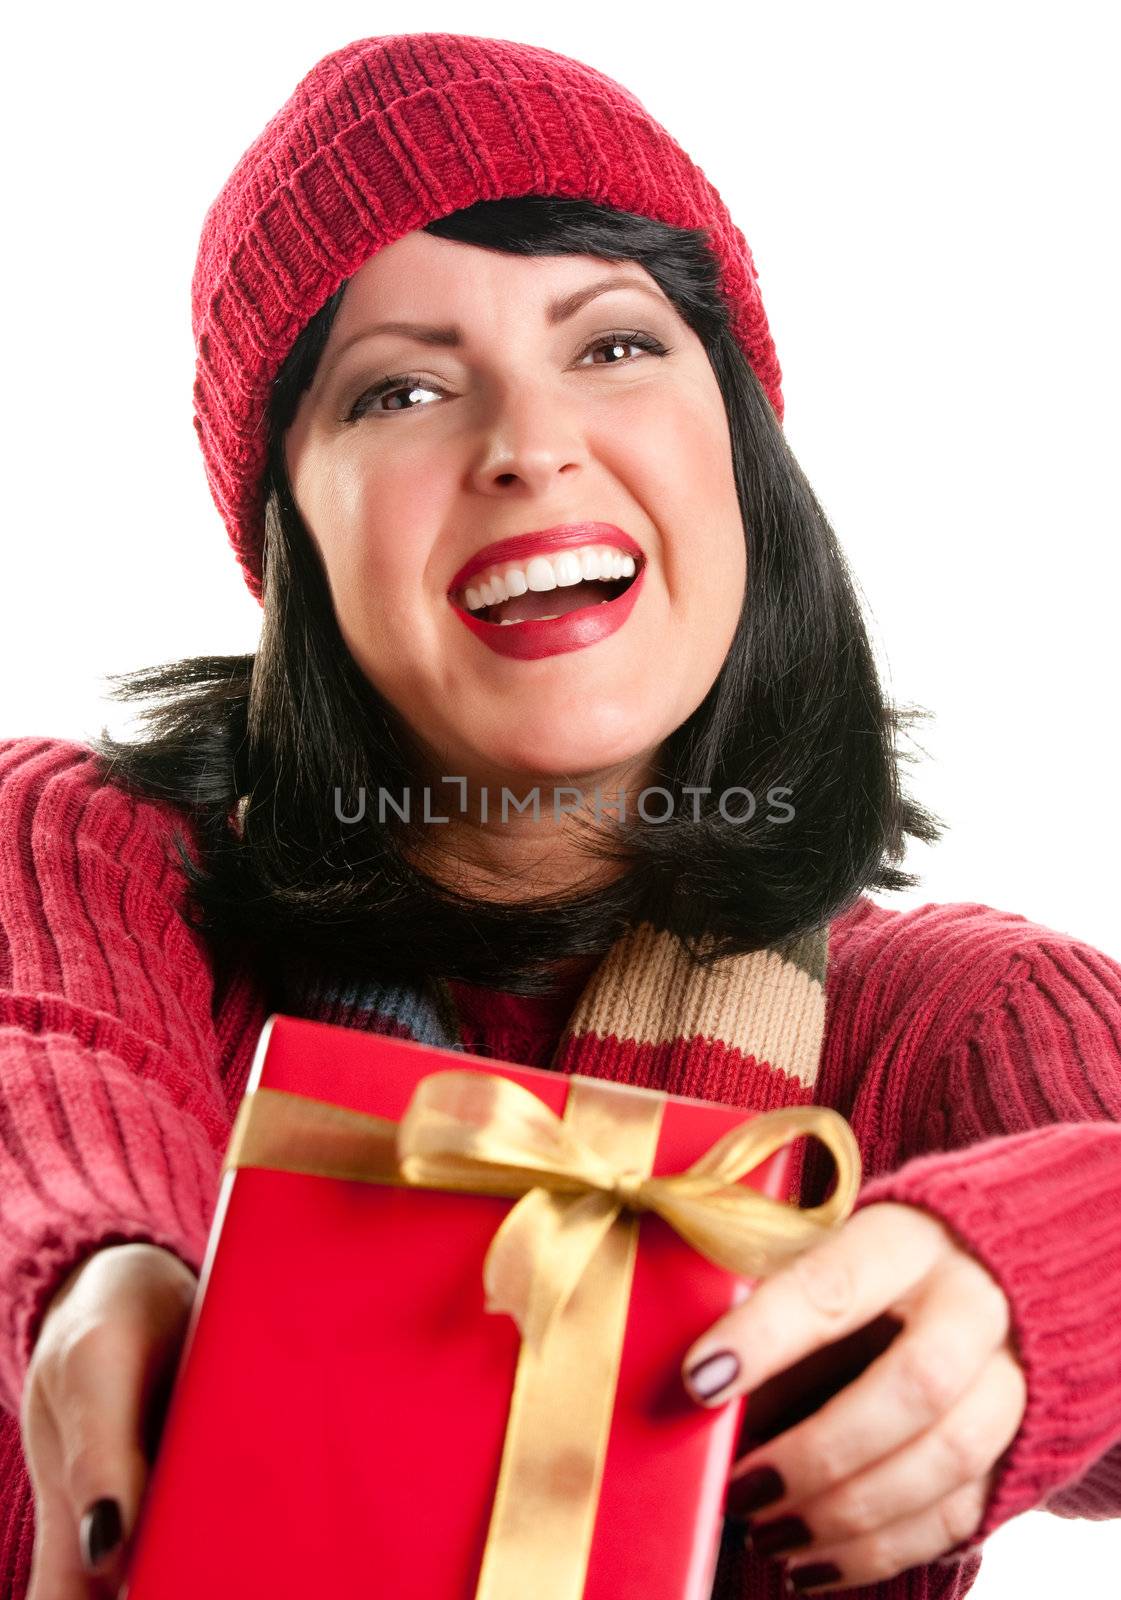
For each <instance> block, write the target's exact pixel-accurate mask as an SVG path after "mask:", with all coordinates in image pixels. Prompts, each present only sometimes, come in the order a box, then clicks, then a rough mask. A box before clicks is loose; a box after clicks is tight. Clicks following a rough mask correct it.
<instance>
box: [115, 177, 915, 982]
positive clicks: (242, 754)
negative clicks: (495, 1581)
mask: <svg viewBox="0 0 1121 1600" xmlns="http://www.w3.org/2000/svg"><path fill="white" fill-rule="evenodd" d="M426 231H427V232H429V233H433V234H437V235H439V236H440V237H441V238H446V239H454V240H458V241H461V242H463V243H467V244H474V245H479V246H483V247H485V248H487V249H492V250H504V251H509V252H513V253H516V254H521V255H560V254H580V255H590V256H595V257H599V258H602V259H605V260H614V261H623V260H627V261H637V262H638V263H639V264H640V265H641V266H643V267H644V268H645V269H646V271H647V272H648V273H649V274H650V276H651V277H652V278H653V279H654V281H655V282H656V283H657V284H658V285H659V286H660V288H661V289H662V290H663V291H664V293H665V294H666V295H667V297H668V298H669V299H670V300H671V301H672V303H673V304H674V305H675V306H676V308H677V310H678V311H679V313H680V315H681V316H682V318H683V319H684V321H685V322H686V323H687V324H688V325H689V326H690V327H691V328H692V329H693V331H694V332H695V333H696V334H697V336H698V338H699V339H700V340H701V342H702V344H703V345H704V347H705V350H706V351H707V353H708V358H709V361H710V362H711V365H712V369H713V372H714V373H715V375H716V379H717V381H718V383H719V386H720V390H721V393H722V395H723V398H724V404H725V407H726V410H727V415H728V421H729V428H730V434H731V443H732V456H733V464H734V471H735V481H736V487H737V492H738V496H739V502H740V508H741V512H742V515H743V523H744V538H745V540H746V544H747V571H748V582H747V592H746V597H745V603H744V607H743V611H742V614H741V616H740V619H739V623H738V626H737V629H736V633H735V637H734V639H733V642H732V645H731V648H730V650H729V652H728V656H727V659H726V661H725V663H724V665H723V668H722V669H721V671H720V674H719V676H718V677H717V679H716V681H715V683H714V684H713V686H712V689H711V690H710V692H709V694H708V695H707V696H706V698H705V699H704V701H703V702H702V703H701V705H700V706H698V708H697V710H696V711H695V712H694V713H693V714H692V716H690V717H689V718H688V720H687V721H686V722H685V723H684V724H683V725H682V726H681V727H680V728H678V729H677V730H676V731H675V732H674V733H673V734H671V735H670V737H669V738H668V739H667V740H666V742H665V744H664V746H663V748H662V750H661V753H660V758H659V761H658V772H657V776H656V777H655V779H654V783H655V784H657V786H658V787H659V789H660V790H664V791H666V794H665V795H658V796H657V797H656V798H654V799H652V800H651V801H650V803H649V806H648V808H647V809H648V817H649V820H647V818H644V817H643V816H640V815H638V814H637V812H636V811H635V810H634V808H633V807H632V806H631V805H629V804H628V806H627V809H626V814H625V816H624V817H623V819H622V820H621V821H617V822H615V821H613V820H612V819H611V818H608V819H607V821H606V824H605V826H604V828H603V830H602V831H599V832H598V833H593V832H592V831H590V830H589V831H587V832H586V833H580V835H579V836H580V837H581V838H582V839H583V840H584V841H585V848H586V850H587V853H588V861H589V871H591V870H593V869H594V868H595V867H596V864H597V863H598V862H601V861H604V860H614V861H616V862H618V863H619V867H620V870H619V871H618V873H617V875H616V876H615V877H614V878H613V880H612V881H611V882H609V883H607V884H604V885H600V886H597V887H595V888H594V889H584V890H582V891H581V892H580V893H571V892H569V893H566V894H564V895H555V896H541V895H540V894H538V893H536V892H535V885H534V884H533V883H532V882H529V881H527V882H526V883H525V885H524V889H525V892H524V896H519V895H518V892H517V891H518V886H517V885H509V886H508V888H507V887H506V886H504V893H507V892H509V893H511V894H512V897H511V898H510V899H502V900H486V899H480V898H472V897H469V896H465V895H461V894H459V893H457V892H456V891H454V890H452V889H450V888H447V887H445V886H444V885H442V884H441V883H439V882H437V881H436V880H435V879H434V878H433V877H431V876H430V875H429V874H428V873H426V872H425V871H424V870H423V869H422V865H421V864H420V863H422V862H423V859H424V853H425V846H426V844H427V840H426V838H425V837H424V835H425V833H426V832H427V834H428V835H432V834H433V833H438V832H439V830H438V829H436V830H433V829H432V828H430V827H429V828H428V829H427V830H426V829H425V826H424V824H423V823H422V822H420V821H418V820H416V818H415V816H414V818H413V820H412V821H411V822H410V823H408V824H405V823H403V822H400V821H398V820H397V818H396V814H395V812H394V811H393V810H392V808H390V809H389V811H388V812H387V813H383V820H379V815H378V809H379V808H378V805H377V804H376V802H374V801H373V800H371V799H370V798H369V797H373V796H376V795H377V794H378V791H379V790H384V791H387V792H388V793H389V794H390V795H396V796H400V795H402V794H410V795H414V796H415V795H419V794H420V792H421V791H422V789H423V785H424V782H425V779H424V777H423V775H422V774H421V773H420V772H419V771H417V770H415V763H414V761H413V759H412V757H411V755H410V741H409V738H408V730H407V729H406V728H404V727H403V726H402V725H401V723H400V721H399V719H398V717H397V714H396V712H395V711H394V709H393V708H392V707H391V706H389V705H388V704H387V703H386V702H385V701H384V700H383V699H382V698H381V697H380V696H379V695H378V693H377V692H376V691H375V690H374V689H373V687H372V686H371V685H370V684H369V682H368V681H367V680H366V679H365V677H364V676H363V675H362V673H361V672H360V671H359V669H358V667H357V666H356V665H355V663H354V661H353V659H352V657H351V656H350V654H349V652H348V650H347V648H346V646H345V644H344V642H343V639H342V637H341V634H340V631H339V628H338V625H337V622H336V619H335V615H334V609H333V606H332V602H331V598H330V593H329V589H328V585H327V580H326V576H325V573H324V570H323V567H322V564H321V561H320V559H319V556H318V552H317V551H316V549H315V547H314V544H313V542H312V540H311V538H310V537H309V535H308V532H307V530H306V528H305V526H304V525H303V522H302V520H301V518H300V516H299V514H298V512H297V509H296V506H295V504H294V501H293V498H292V495H291V491H290V489H289V485H288V482H287V479H286V475H285V470H284V462H283V450H282V440H283V435H284V432H285V430H286V429H287V427H288V426H289V424H290V422H291V420H292V418H293V416H294V414H295V411H296V408H297V405H298V403H299V399H300V396H301V394H302V393H303V391H304V390H305V389H306V388H307V386H308V384H309V383H310V382H311V379H312V377H313V375H314V372H315V369H316V365H317V362H318V360H319V357H320V355H321V353H322V350H323V347H324V344H325V342H326V339H327V335H328V333H329V330H330V327H331V322H332V319H333V318H334V315H335V313H336V311H337V309H338V305H339V302H340V300H341V297H342V294H343V289H340V290H339V291H338V292H337V293H336V294H335V295H334V296H333V297H332V299H331V300H329V301H328V302H327V304H326V305H325V306H324V307H323V308H322V310H321V311H319V312H318V313H317V315H316V316H315V317H313V318H312V320H311V321H310V322H309V323H308V324H307V326H306V327H305V328H304V329H303V331H302V332H301V334H300V335H299V337H298V339H297V340H296V343H295V345H294V347H293V349H292V351H291V352H290V354H289V356H288V359H287V361H286V362H285V364H284V367H283V369H282V371H281V372H280V374H279V376H278V377H277V379H276V382H275V385H274V390H273V396H272V401H271V405H270V414H269V427H270V436H269V438H270V451H269V467H268V485H267V487H268V499H267V509H266V517H265V524H266V526H265V546H264V571H263V578H264V589H263V602H264V608H263V620H262V629H261V636H260V643H259V647H258V649H257V651H256V652H255V653H254V654H251V655H237V656H217V657H215V656H203V657H195V658H190V659H187V660H183V661H177V662H173V663H168V664H165V665H162V666H157V667H154V668H147V669H141V670H138V671H134V672H130V673H123V674H116V675H115V682H116V683H117V687H116V688H115V689H114V690H113V691H112V693H113V697H114V698H116V699H120V700H133V699H135V700H148V699H151V700H154V702H155V704H154V705H152V706H149V707H148V708H147V709H145V710H143V711H142V712H141V713H140V716H141V720H142V722H143V725H144V736H143V737H142V738H140V739H138V740H136V741H134V742H124V741H118V740H115V739H112V738H111V737H110V736H109V734H108V731H107V730H106V729H104V728H103V729H102V733H101V737H100V739H99V740H97V741H96V742H95V748H96V750H97V752H98V754H99V756H100V757H101V758H102V760H103V762H104V763H105V764H106V773H105V776H106V781H109V782H113V783H115V784H117V785H119V786H121V787H123V788H126V789H129V790H131V791H132V792H134V793H138V794H143V795H152V796H156V797H158V798H160V799H161V800H171V801H172V802H174V803H175V804H176V805H178V806H180V807H182V808H183V809H184V810H185V811H187V812H189V813H190V814H191V816H192V818H193V819H194V822H195V824H196V827H197V830H198V837H199V840H200V841H201V857H200V858H199V859H198V860H197V861H196V859H195V855H196V854H197V852H193V851H192V848H191V847H190V846H189V841H187V840H186V839H184V838H183V837H182V835H179V834H177V836H176V846H177V849H178V851H179V855H180V858H181V859H182V861H183V866H184V870H185V871H186V873H187V875H188V878H189V881H190V884H191V888H192V891H193V899H194V908H193V915H194V918H195V921H196V925H197V926H198V927H199V929H200V930H201V931H202V932H204V933H205V934H206V935H207V937H208V938H209V939H210V940H211V941H212V942H213V943H214V945H215V946H216V947H217V948H219V949H222V950H226V949H228V950H229V951H230V952H231V953H232V952H234V951H237V952H247V951H248V952H251V953H252V957H253V959H254V960H255V961H257V962H258V963H261V964H262V966H263V967H266V968H268V969H269V970H277V969H278V967H279V965H280V964H282V963H283V961H284V960H285V958H286V953H289V952H292V953H295V954H296V956H297V957H298V959H299V961H300V962H301V964H303V965H307V964H309V963H314V964H316V965H317V966H318V967H319V968H320V969H321V970H322V971H323V972H324V973H326V974H329V975H330V976H332V977H334V978H339V979H346V978H365V979H367V980H368V979H370V978H371V977H372V976H373V975H376V976H377V977H378V978H379V979H381V980H383V981H385V982H392V983H398V982H410V983H412V982H417V981H420V980H422V979H424V978H425V977H426V976H429V975H435V974H440V975H442V976H445V977H454V978H461V979H465V980H467V981H470V982H474V983H481V984H497V985H500V986H502V987H504V988H508V989H512V990H516V991H518V992H521V993H536V992H540V991H541V990H542V989H545V988H547V987H548V986H549V981H550V978H549V971H548V968H549V967H550V965H551V964H552V963H554V962H557V961H560V960H563V959H564V958H570V957H576V956H590V955H599V954H602V953H603V952H605V951H606V950H607V949H608V948H609V947H610V945H611V944H612V943H613V942H614V940H615V939H616V938H618V937H619V935H620V934H622V933H623V932H625V931H626V930H627V929H628V928H630V927H633V926H634V925H635V924H636V923H638V922H640V921H643V920H646V921H650V922H652V923H654V924H655V925H656V926H658V927H661V928H667V929H671V930H673V931H675V932H676V933H678V934H679V935H680V936H681V938H682V940H683V941H684V943H685V945H686V947H687V948H688V949H689V950H690V951H691V952H692V954H693V955H694V956H695V957H696V959H698V960H702V961H705V962H707V961H711V960H714V959H718V958H719V957H722V956H727V955H731V954H734V953H740V952H747V951H751V950H757V949H760V948H763V947H764V946H767V945H771V944H774V943H777V942H779V941H782V940H785V939H788V938H791V939H792V938H795V937H797V936H799V935H800V934H803V933H806V932H809V931H811V930H812V929H815V928H817V927H820V926H821V925H822V924H823V923H824V922H826V921H828V920H829V919H830V918H831V917H833V916H834V915H835V914H836V913H837V912H838V911H840V910H842V909H843V908H845V907H846V906H848V905H849V904H851V902H852V901H853V900H854V899H855V898H856V897H857V896H858V895H859V894H860V893H861V892H862V891H864V890H868V889H879V890H898V889H906V888H911V887H913V886H915V885H916V884H917V882H918V881H919V880H918V878H917V877H916V876H915V875H913V874H909V873H905V872H903V871H902V870H901V869H900V868H899V866H898V865H897V863H899V862H900V861H901V860H902V859H903V857H904V855H905V852H906V840H907V837H908V836H911V837H914V838H917V839H921V840H923V841H924V842H926V843H933V842H935V841H936V840H937V839H938V838H939V837H940V835H941V832H942V826H943V825H942V824H941V822H940V821H939V820H938V819H937V818H935V817H934V816H933V815H932V814H931V813H930V812H928V811H926V810H925V809H923V808H922V807H921V806H919V805H917V804H916V803H915V802H914V801H913V800H911V799H910V798H909V797H908V796H907V795H906V793H905V792H904V789H903V786H902V783H901V775H900V769H901V763H902V762H903V761H904V760H905V759H909V757H905V756H904V755H903V753H902V752H901V751H900V750H899V748H898V737H899V735H900V733H901V732H902V731H903V729H904V728H905V726H906V725H907V724H908V723H910V722H911V721H912V720H914V719H916V718H919V717H923V716H925V715H926V713H925V712H924V711H922V710H921V709H917V708H909V709H907V710H906V711H901V710H897V709H896V708H895V707H893V706H891V705H890V704H889V703H888V702H887V701H886V700H885V698H884V693H883V690H882V688H881V685H880V683H879V680H878V676H877V671H876V667H875V664H874V660H873V653H872V649H871V646H870V642H869V639H868V636H867V633H866V629H865V625H864V621H863V618H862V614H861V608H860V605H859V603H858V599H857V594H856V590H855V586H854V583H853V580H852V577H851V575H850V573H849V571H848V568H847V565H846V562H845V559H844V557H843V555H842V553H841V550H840V547H839V545H838V542H837V538H836V536H835V534H834V532H833V530H832V528H831V527H830V525H829V522H828V520H827V518H826V516H825V513H824V512H823V510H822V508H821V506H820V505H819V503H818V501H817V498H816V497H815V495H814V492H813V490H812V489H811V487H810V485H809V483H808V482H807V480H806V477H805V475H804V474H803V472H802V470H801V468H800V467H799V465H798V463H797V461H796V460H795V458H794V456H793V454H792V452H791V450H790V448H789V446H788V445H787V443H786V440H785V438H784V436H783V433H782V429H781V428H780V427H779V425H778V422H777V420H776V418H775V414H774V411H773V409H772V407H771V404H770V402H769V400H768V399H767V396H766V394H765V393H764V391H763V389H762V387H761V386H760V384H759V382H758V380H757V379H756V377H755V375H754V373H753V372H752V370H751V367H750V366H749V364H748V362H747V360H746V358H745V357H744V355H743V354H742V352H741V351H740V349H739V346H738V345H737V344H736V342H735V340H734V338H733V337H732V334H731V332H730V329H729V325H728V319H727V315H726V312H725V308H724V305H723V302H722V300H721V298H720V295H719V293H718V288H717V270H716V266H715V263H714V260H713V257H712V255H711V254H710V252H709V249H708V246H707V243H706V240H705V236H704V233H703V232H702V231H700V230H691V229H680V228H673V227H669V226H667V225H666V224H664V223H660V222H654V221H651V220H649V219H647V218H644V217H637V216H631V215H628V214H626V213H622V212H618V211H613V210H610V209H608V208H605V207H602V206H599V205H595V204H592V203H591V202H587V201H582V200H570V199H555V198H552V197H541V196H528V197H525V198H522V199H515V200H495V201H483V202H480V203H479V204H477V205H474V206H471V207H470V208H469V209H467V210H464V211H460V212H456V213H454V214H453V215H451V216H448V217H445V218H442V219H441V220H440V221H438V222H434V223H430V224H429V225H428V228H427V230H426ZM344 288H345V286H344ZM560 782H561V780H557V784H558V786H559V784H560ZM363 790H364V791H365V793H366V795H367V797H368V798H367V803H366V807H365V815H364V816H363V817H362V819H361V820H340V815H339V809H340V808H339V807H338V805H337V802H336V794H338V795H341V796H342V808H341V809H342V812H343V815H344V816H350V815H354V813H353V811H352V809H351V808H352V802H353V799H354V797H355V796H358V795H359V794H361V793H362V791H363ZM729 795H734V798H733V799H727V800H726V799H725V797H726V796H729ZM243 796H245V797H248V798H247V800H246V801H245V803H244V805H243V808H242V810H243V823H244V832H243V835H242V837H240V838H239V837H238V835H237V834H236V832H235V831H234V830H233V829H231V827H230V821H229V819H230V815H231V813H232V812H233V811H234V810H235V808H236V807H237V806H238V802H239V799H240V798H241V797H243ZM749 796H750V797H753V798H754V802H755V806H754V811H753V812H752V811H751V807H750V803H749V799H748V797H749ZM776 796H777V797H776ZM772 797H776V798H772ZM434 807H435V809H436V810H437V811H439V809H440V802H439V800H438V799H436V800H435V801H434ZM600 870H602V869H600ZM698 941H703V948H700V947H699V945H698Z"/></svg>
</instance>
